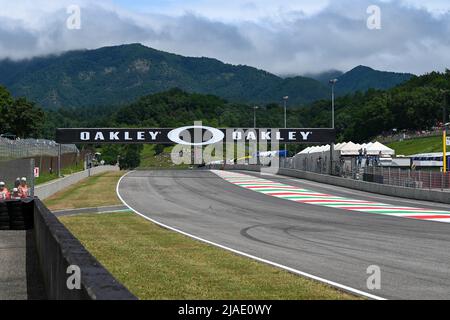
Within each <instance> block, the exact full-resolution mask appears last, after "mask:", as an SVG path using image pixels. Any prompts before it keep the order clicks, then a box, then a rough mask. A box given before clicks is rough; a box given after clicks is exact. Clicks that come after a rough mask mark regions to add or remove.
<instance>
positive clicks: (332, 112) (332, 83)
mask: <svg viewBox="0 0 450 320" xmlns="http://www.w3.org/2000/svg"><path fill="white" fill-rule="evenodd" d="M337 82H338V79H331V80H330V84H331V128H332V129H335V120H334V86H335V85H336V83H337ZM333 157H334V142H331V143H330V172H329V173H330V175H332V174H333Z"/></svg>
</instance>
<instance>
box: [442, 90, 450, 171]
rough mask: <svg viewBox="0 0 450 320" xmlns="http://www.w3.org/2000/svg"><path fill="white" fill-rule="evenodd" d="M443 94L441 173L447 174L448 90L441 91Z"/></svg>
mask: <svg viewBox="0 0 450 320" xmlns="http://www.w3.org/2000/svg"><path fill="white" fill-rule="evenodd" d="M441 92H442V93H443V94H444V106H443V108H442V127H443V129H442V164H443V168H442V171H443V172H444V173H446V172H447V123H448V122H447V120H448V119H447V93H448V92H449V91H448V90H441Z"/></svg>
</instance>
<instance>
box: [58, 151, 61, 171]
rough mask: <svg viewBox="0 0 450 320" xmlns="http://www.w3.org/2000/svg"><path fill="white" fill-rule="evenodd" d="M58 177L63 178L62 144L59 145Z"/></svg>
mask: <svg viewBox="0 0 450 320" xmlns="http://www.w3.org/2000/svg"><path fill="white" fill-rule="evenodd" d="M58 177H59V178H61V144H60V143H59V144H58Z"/></svg>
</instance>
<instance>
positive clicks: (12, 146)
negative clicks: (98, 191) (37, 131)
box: [0, 138, 79, 160]
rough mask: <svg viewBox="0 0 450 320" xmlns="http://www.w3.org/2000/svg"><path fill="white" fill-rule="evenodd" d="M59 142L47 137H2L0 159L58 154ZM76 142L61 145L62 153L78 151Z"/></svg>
mask: <svg viewBox="0 0 450 320" xmlns="http://www.w3.org/2000/svg"><path fill="white" fill-rule="evenodd" d="M58 152H59V144H57V143H56V142H55V141H51V140H45V139H16V140H10V139H6V138H0V159H5V160H10V159H21V158H31V157H36V156H51V157H56V156H58ZM78 152H79V151H78V148H77V147H76V145H74V144H63V145H61V154H66V153H75V154H76V153H78Z"/></svg>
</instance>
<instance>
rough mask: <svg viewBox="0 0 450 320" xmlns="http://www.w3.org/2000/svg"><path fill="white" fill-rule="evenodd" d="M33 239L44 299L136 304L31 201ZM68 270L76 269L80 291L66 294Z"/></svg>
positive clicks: (96, 262) (55, 219)
mask: <svg viewBox="0 0 450 320" xmlns="http://www.w3.org/2000/svg"><path fill="white" fill-rule="evenodd" d="M34 235H35V239H36V250H37V255H38V258H39V265H40V267H41V270H42V274H43V281H44V286H45V290H46V293H47V297H48V298H49V299H52V300H136V299H137V298H136V297H135V296H134V295H133V294H131V293H130V292H129V291H128V289H127V288H125V287H124V286H123V285H122V284H121V283H119V282H118V281H117V280H116V279H115V278H114V277H113V276H112V275H111V274H110V273H109V272H108V271H107V270H106V269H105V268H104V267H103V266H102V265H101V264H100V263H99V262H98V261H97V260H96V259H95V258H94V257H93V256H92V255H91V254H90V253H89V252H88V251H87V250H86V249H85V248H84V247H83V246H82V245H81V243H80V242H79V241H78V240H77V239H76V238H75V237H74V236H73V235H72V234H71V233H70V232H69V231H68V230H67V229H66V227H64V225H63V224H62V223H61V222H59V220H58V219H57V218H56V216H55V215H54V214H53V213H51V212H50V211H49V210H48V209H47V208H46V207H45V206H44V205H43V204H42V202H41V201H40V200H39V199H37V198H36V199H35V200H34ZM69 266H76V267H79V268H80V271H81V277H80V283H81V286H80V289H73V290H70V289H69V288H68V286H67V280H68V278H69V277H70V276H71V273H67V270H68V267H69Z"/></svg>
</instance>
